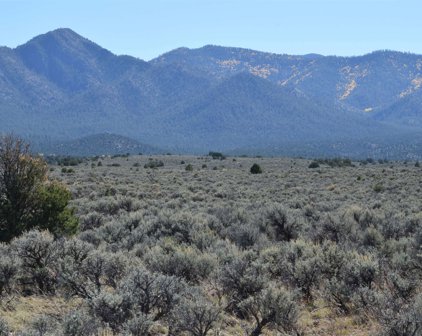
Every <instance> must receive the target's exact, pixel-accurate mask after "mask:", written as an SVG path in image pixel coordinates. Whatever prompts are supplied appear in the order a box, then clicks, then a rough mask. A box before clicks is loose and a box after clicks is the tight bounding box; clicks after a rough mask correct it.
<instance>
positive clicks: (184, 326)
mask: <svg viewBox="0 0 422 336" xmlns="http://www.w3.org/2000/svg"><path fill="white" fill-rule="evenodd" d="M219 319H220V311H219V309H218V308H217V307H215V306H214V305H213V304H212V303H211V302H209V301H208V300H206V299H205V298H204V297H202V295H200V294H199V295H198V294H196V295H193V297H191V298H189V299H184V300H182V302H181V303H180V304H179V305H178V306H177V308H176V311H175V312H174V313H173V320H174V324H173V325H172V329H173V328H174V329H176V330H177V331H178V332H180V331H181V332H187V333H188V334H189V335H192V336H206V335H207V334H208V333H209V332H210V331H211V329H212V328H213V327H214V326H215V325H216V324H217V322H218V320H219Z"/></svg>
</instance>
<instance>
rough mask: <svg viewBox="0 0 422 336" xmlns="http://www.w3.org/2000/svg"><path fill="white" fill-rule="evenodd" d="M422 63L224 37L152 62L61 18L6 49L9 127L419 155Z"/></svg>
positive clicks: (55, 135) (185, 146)
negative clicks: (301, 51) (288, 50)
mask: <svg viewBox="0 0 422 336" xmlns="http://www.w3.org/2000/svg"><path fill="white" fill-rule="evenodd" d="M421 68H422V56H419V55H413V54H404V53H398V52H392V51H380V52H374V53H372V54H369V55H364V56H359V57H334V56H328V57H325V56H321V55H316V54H309V55H304V56H291V55H277V54H270V53H265V52H258V51H253V50H247V49H239V48H226V47H218V46H205V47H203V48H199V49H188V48H179V49H176V50H174V51H171V52H169V53H166V54H164V55H162V56H160V57H158V58H156V59H154V60H152V61H150V62H145V61H142V60H140V59H137V58H134V57H130V56H117V55H114V54H112V53H111V52H109V51H108V50H106V49H104V48H102V47H101V46H99V45H97V44H95V43H94V42H92V41H90V40H88V39H86V38H84V37H82V36H80V35H78V34H77V33H75V32H73V31H72V30H70V29H58V30H55V31H52V32H49V33H46V34H44V35H40V36H37V37H35V38H33V39H32V40H30V41H29V42H27V43H25V44H23V45H21V46H19V47H17V48H15V49H10V48H7V47H2V48H0V118H1V120H2V123H1V125H0V133H5V132H11V131H13V132H15V133H17V134H20V135H23V136H25V137H27V138H42V137H48V138H49V139H50V140H51V143H55V144H57V143H66V142H68V141H73V140H74V139H78V138H81V137H87V136H90V135H93V134H104V133H111V134H119V135H122V136H127V137H129V138H132V139H135V140H136V141H139V142H140V143H145V144H150V145H152V146H156V147H160V148H166V149H168V150H171V151H175V152H187V153H203V152H207V151H208V150H210V149H215V150H222V151H229V150H230V151H232V150H236V149H241V150H247V151H250V150H251V149H253V148H255V149H259V150H260V151H262V152H266V153H270V154H272V155H280V154H283V153H285V151H284V150H281V149H282V148H286V147H289V148H296V150H293V151H292V150H289V151H288V152H289V155H295V154H296V155H302V154H300V153H303V152H307V151H308V150H307V148H312V147H317V148H319V149H320V151H321V150H322V154H328V153H330V155H331V154H332V155H340V154H343V153H348V154H350V155H352V156H368V155H370V154H371V155H372V154H374V151H373V150H368V148H374V147H375V148H380V150H379V151H375V155H378V154H377V153H382V155H384V156H386V157H391V158H413V157H419V155H420V154H419V152H418V148H419V144H422V130H421V128H422V107H421V104H420V102H421V98H420V97H421V91H420V87H421V83H422V79H421V78H422V69H421ZM408 139H411V143H410V142H408ZM319 144H326V145H324V146H320V145H319ZM339 144H346V147H347V149H346V150H338V151H336V148H342V146H343V145H339ZM403 144H404V148H405V149H404V150H403ZM81 145H82V144H81ZM98 145H99V146H100V147H101V145H100V144H98ZM407 145H409V146H407ZM72 146H73V145H72ZM72 146H71V147H72ZM74 146H78V142H75V144H74ZM103 147H104V146H103ZM343 147H344V146H343ZM56 148H60V147H56ZM398 148H400V149H398ZM415 148H416V149H415ZM325 149H326V150H325ZM77 151H79V149H77ZM379 155H381V154H379Z"/></svg>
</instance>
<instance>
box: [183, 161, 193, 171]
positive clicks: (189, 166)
mask: <svg viewBox="0 0 422 336" xmlns="http://www.w3.org/2000/svg"><path fill="white" fill-rule="evenodd" d="M185 170H186V171H193V166H192V165H191V164H190V163H189V164H188V165H186V167H185Z"/></svg>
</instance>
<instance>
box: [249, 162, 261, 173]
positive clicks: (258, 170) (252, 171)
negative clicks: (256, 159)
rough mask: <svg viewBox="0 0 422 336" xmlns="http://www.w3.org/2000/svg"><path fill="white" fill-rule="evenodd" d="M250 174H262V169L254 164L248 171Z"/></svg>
mask: <svg viewBox="0 0 422 336" xmlns="http://www.w3.org/2000/svg"><path fill="white" fill-rule="evenodd" d="M250 172H251V174H262V168H261V167H260V165H259V164H257V163H254V164H253V165H252V167H251V169H250Z"/></svg>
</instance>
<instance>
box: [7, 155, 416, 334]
mask: <svg viewBox="0 0 422 336" xmlns="http://www.w3.org/2000/svg"><path fill="white" fill-rule="evenodd" d="M181 161H183V162H184V163H185V164H181ZM99 162H102V164H101V165H99V164H98V163H99ZM151 162H162V163H163V165H159V166H155V167H153V168H155V169H143V168H142V167H143V166H145V165H146V166H149V165H150V164H151ZM311 162H312V161H310V160H302V159H285V158H247V157H237V158H235V160H232V159H230V160H228V159H226V160H224V162H223V161H221V160H219V159H217V160H213V158H212V156H205V157H192V156H183V157H180V156H176V155H171V156H170V155H167V156H164V155H163V156H157V157H148V156H128V157H117V158H111V157H102V158H95V159H94V160H93V161H92V162H90V163H89V161H83V162H81V163H80V164H79V165H78V166H73V167H72V169H74V173H72V174H68V173H65V172H62V171H61V169H60V168H59V167H58V166H55V165H53V166H51V168H54V169H53V171H51V172H50V176H49V180H50V181H53V180H58V181H60V182H54V183H57V184H58V185H60V186H63V185H67V186H68V188H69V189H70V193H71V196H72V200H71V201H70V206H71V207H72V208H74V209H75V213H74V214H72V215H73V216H75V217H76V218H77V219H78V221H79V228H78V232H76V233H75V232H73V231H72V232H66V234H64V233H62V232H57V231H56V228H57V227H56V226H55V225H54V224H53V223H50V224H48V225H47V226H42V225H40V224H39V225H34V226H30V227H27V228H25V229H24V230H22V231H20V232H15V233H14V234H13V238H12V237H11V236H9V237H8V239H4V236H3V233H2V238H3V239H2V240H4V241H8V242H7V243H3V244H1V245H0V297H1V304H0V316H1V317H0V335H7V334H8V333H9V332H14V333H17V334H19V335H193V336H206V335H208V336H210V335H239V336H241V335H242V336H243V335H250V336H257V335H297V336H299V335H383V336H387V335H394V336H400V335H403V336H405V335H420V331H421V330H422V322H421V320H420V316H421V314H422V310H421V309H422V290H421V277H422V259H421V254H422V253H421V244H422V229H421V228H422V212H421V200H420V194H421V188H422V185H421V179H420V176H421V173H422V171H421V168H420V167H415V164H414V163H413V164H407V165H405V164H404V163H399V162H388V163H384V162H382V163H379V162H374V163H371V164H366V165H363V164H360V163H359V162H350V164H349V163H347V162H343V163H341V164H328V162H327V161H324V162H322V161H320V162H319V167H318V169H309V165H310V163H311ZM91 163H93V164H91ZM113 163H118V165H113ZM254 164H256V165H258V166H259V168H260V171H261V173H260V174H257V175H254V174H251V171H250V169H251V167H252V166H253V165H254ZM188 166H189V167H191V168H192V169H186V167H188ZM49 185H50V184H47V186H49ZM377 186H382V188H378V187H377ZM53 189H54V188H53ZM60 190H62V189H60ZM47 194H48V195H51V194H53V195H57V198H58V199H61V200H63V203H61V205H64V204H65V203H66V202H64V201H65V200H67V196H66V197H64V196H63V195H62V194H61V192H58V191H57V190H55V189H54V190H49V191H48V192H47ZM66 195H67V194H66ZM49 197H51V196H49ZM49 197H46V198H42V197H40V198H41V199H42V200H43V201H42V202H41V204H48V202H46V201H45V199H49ZM2 199H3V198H2ZM59 208H60V209H62V207H59ZM2 209H3V208H2ZM65 209H71V208H70V207H69V206H66V207H65ZM69 211H70V210H69ZM65 213H66V212H64V213H60V215H59V216H57V218H55V217H54V216H50V215H49V214H48V213H46V212H44V215H45V217H44V219H43V220H41V219H40V220H39V223H41V222H42V223H46V222H54V223H56V224H57V225H58V224H59V223H60V220H59V219H60V218H62V216H65V217H66V216H67V215H65ZM2 218H4V217H2ZM53 218H55V219H54V220H53ZM59 227H61V226H60V225H59ZM59 231H60V230H59Z"/></svg>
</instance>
